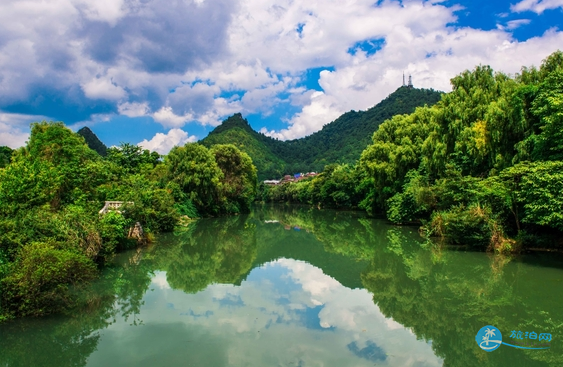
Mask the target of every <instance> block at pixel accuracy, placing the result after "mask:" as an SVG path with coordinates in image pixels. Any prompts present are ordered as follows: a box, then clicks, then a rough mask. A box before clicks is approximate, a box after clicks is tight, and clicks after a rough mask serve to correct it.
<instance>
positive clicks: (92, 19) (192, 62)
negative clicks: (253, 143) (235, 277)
mask: <svg viewBox="0 0 563 367" xmlns="http://www.w3.org/2000/svg"><path fill="white" fill-rule="evenodd" d="M562 2H563V0H544V1H539V0H524V1H521V2H519V3H517V4H516V5H513V6H512V8H511V9H512V11H524V10H532V11H535V12H537V13H541V12H543V11H544V10H545V9H553V8H556V7H559V6H561V4H562ZM459 9H460V7H459V6H450V7H448V6H447V3H445V2H442V1H421V0H412V1H403V2H399V1H383V2H378V3H377V4H375V5H374V2H373V1H372V0H310V1H304V0H301V1H294V0H280V1H277V2H276V4H272V3H271V2H265V1H263V0H238V1H231V0H216V1H213V2H210V1H199V0H198V1H195V0H193V1H184V2H173V3H169V2H166V1H165V0H153V1H149V2H139V1H123V0H116V1H109V0H101V1H98V2H91V1H86V0H53V1H51V2H49V4H47V3H45V2H43V1H40V0H29V1H26V2H21V1H14V0H6V1H2V2H1V3H0V22H1V23H2V28H1V29H0V70H2V73H1V77H0V103H2V104H0V108H2V107H5V106H8V105H10V104H14V103H19V104H27V105H29V106H39V107H34V108H37V109H38V111H40V110H41V108H42V106H48V105H49V103H53V101H50V100H49V99H48V98H47V97H45V96H54V98H53V100H58V101H64V104H65V106H64V108H65V110H73V109H74V112H76V113H75V114H74V115H73V116H76V115H80V114H82V115H80V116H78V117H76V121H81V120H82V121H85V120H91V117H92V115H93V114H101V113H102V114H108V113H110V112H108V110H111V109H113V111H117V112H118V113H119V114H121V115H125V116H130V117H136V116H152V117H153V118H154V119H155V120H156V121H157V122H159V123H161V124H163V126H165V127H168V128H178V127H181V126H184V125H185V124H187V123H194V122H195V123H200V124H204V125H212V126H216V125H218V124H219V123H220V122H221V120H223V119H224V118H225V117H227V116H229V115H232V114H233V113H236V112H242V113H243V114H245V115H248V114H255V113H260V114H262V115H268V114H269V113H271V112H272V111H273V109H275V108H276V107H279V106H282V105H283V104H290V105H292V106H294V107H295V106H296V107H298V108H299V107H301V110H300V111H298V112H297V113H296V114H295V115H294V116H290V117H289V119H288V121H287V122H288V126H287V127H286V128H285V129H281V130H279V131H274V132H270V133H269V134H270V135H273V136H278V137H280V138H283V139H287V138H291V139H293V138H298V137H301V136H304V135H307V134H310V133H312V132H314V131H317V130H319V129H320V128H322V126H323V125H325V124H327V123H329V122H330V121H331V120H333V119H334V118H336V117H337V116H339V115H340V114H342V113H344V112H346V111H348V110H351V109H355V110H359V109H362V110H363V109H366V108H369V107H371V106H373V105H374V104H376V103H377V102H379V101H380V100H381V99H383V98H385V97H386V96H387V95H388V94H389V93H391V92H393V91H394V90H395V89H396V88H397V87H398V86H400V85H401V81H402V80H401V75H402V72H403V71H405V72H406V73H407V74H412V75H413V78H414V83H415V86H416V87H432V88H435V89H439V90H449V88H450V86H449V80H450V78H452V77H453V76H455V75H456V74H458V73H459V72H461V71H463V70H464V69H468V68H469V69H471V68H473V67H474V66H475V65H478V64H491V65H492V66H493V67H494V68H495V69H496V70H500V71H506V72H509V73H514V72H516V71H518V70H519V68H520V67H521V66H522V65H530V64H535V65H538V64H539V63H540V62H541V60H542V59H543V58H545V57H546V56H547V55H549V54H550V53H551V52H553V51H554V50H555V46H554V45H558V44H561V36H560V35H561V32H560V31H558V30H556V29H554V30H552V31H550V32H547V33H546V34H545V35H543V36H541V37H535V38H531V39H529V40H527V41H525V42H518V41H517V40H515V39H514V38H513V36H512V31H513V30H514V29H516V28H518V27H520V26H522V25H525V24H527V23H528V22H529V20H527V19H517V20H512V21H508V22H504V21H503V22H502V23H500V24H499V26H498V29H496V30H489V31H484V30H479V29H471V28H467V27H457V26H456V11H457V10H459ZM507 10H508V5H507ZM21 24H27V26H26V27H22V26H21ZM375 40H378V41H377V42H376V43H377V44H381V45H382V46H381V49H379V50H378V51H377V52H376V53H375V54H370V55H368V54H367V53H366V52H364V51H362V50H360V49H358V48H357V45H358V44H359V43H361V42H363V41H369V42H371V41H375ZM354 47H356V50H355V53H354V54H353V55H351V54H350V53H348V50H349V49H350V48H354ZM318 67H327V68H328V67H330V68H331V70H333V71H325V72H323V73H321V75H320V78H319V84H320V85H321V87H322V88H323V94H318V93H316V92H315V91H313V90H307V89H306V88H304V87H302V86H300V84H298V83H299V81H300V80H302V79H304V77H305V71H306V70H307V69H311V68H318ZM80 89H82V91H83V92H84V95H82V93H80ZM45 91H47V92H45ZM37 96H40V97H37ZM155 111H156V112H155ZM30 113H31V112H30ZM33 113H36V111H35V110H34V111H33ZM38 113H40V112H38ZM67 122H68V123H73V122H75V121H67Z"/></svg>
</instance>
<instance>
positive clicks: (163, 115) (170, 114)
mask: <svg viewBox="0 0 563 367" xmlns="http://www.w3.org/2000/svg"><path fill="white" fill-rule="evenodd" d="M152 117H153V118H154V119H155V121H157V122H159V123H160V124H162V126H165V127H182V126H184V125H185V123H186V122H187V121H188V120H190V119H191V116H190V115H183V116H178V115H176V114H175V113H174V111H172V107H169V106H166V107H162V108H161V109H160V110H158V111H156V112H155V113H153V114H152Z"/></svg>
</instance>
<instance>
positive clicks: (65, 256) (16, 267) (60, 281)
mask: <svg viewBox="0 0 563 367" xmlns="http://www.w3.org/2000/svg"><path fill="white" fill-rule="evenodd" d="M55 245H56V244H50V243H45V242H34V243H31V244H29V245H27V246H25V247H23V248H22V249H21V251H20V253H19V256H18V258H17V260H16V261H15V262H14V263H12V264H10V265H9V266H8V268H7V275H6V277H5V278H4V279H2V280H1V282H0V284H1V288H2V299H1V302H2V309H3V312H4V313H7V314H9V315H11V316H39V315H45V314H49V313H54V312H59V311H62V310H64V309H67V308H68V307H70V306H72V304H73V301H74V300H73V297H72V295H71V288H72V286H74V285H77V284H78V283H80V282H84V281H88V280H91V279H93V278H94V277H95V276H96V273H97V270H96V265H95V264H94V262H93V261H92V260H90V259H88V258H87V257H86V256H84V255H82V254H79V253H76V252H72V251H69V250H59V249H57V248H56V247H55Z"/></svg>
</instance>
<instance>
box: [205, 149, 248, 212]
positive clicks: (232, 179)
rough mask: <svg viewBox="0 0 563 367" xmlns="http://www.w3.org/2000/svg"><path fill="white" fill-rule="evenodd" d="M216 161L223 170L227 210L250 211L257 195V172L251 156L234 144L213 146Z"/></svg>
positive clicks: (223, 187) (212, 150) (223, 186)
mask: <svg viewBox="0 0 563 367" xmlns="http://www.w3.org/2000/svg"><path fill="white" fill-rule="evenodd" d="M211 153H212V154H213V155H214V157H215V162H216V163H217V165H218V166H219V168H220V169H221V171H222V172H223V179H222V180H221V182H222V190H223V195H224V196H225V197H226V199H227V211H228V212H231V213H238V212H249V211H250V205H251V204H252V202H253V201H254V198H255V196H256V184H257V172H256V167H255V166H254V165H253V164H252V159H251V158H250V156H249V155H248V154H246V153H244V152H241V151H240V150H239V149H238V148H237V147H236V146H234V145H232V144H226V145H223V144H218V145H214V146H212V147H211Z"/></svg>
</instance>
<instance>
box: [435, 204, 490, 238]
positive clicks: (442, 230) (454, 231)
mask: <svg viewBox="0 0 563 367" xmlns="http://www.w3.org/2000/svg"><path fill="white" fill-rule="evenodd" d="M493 222H494V220H493V219H492V218H491V211H490V209H489V208H488V207H484V208H483V207H481V206H479V205H473V206H470V207H469V208H465V207H463V206H458V207H455V208H453V209H451V210H449V211H441V212H435V213H433V214H432V218H431V220H430V223H429V225H428V226H427V228H428V233H429V234H430V235H431V236H438V237H444V238H446V239H447V240H448V241H449V242H451V243H455V244H460V245H470V246H477V247H483V248H486V247H487V246H488V245H489V244H490V242H491V237H492V235H493V232H492V224H493Z"/></svg>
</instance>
